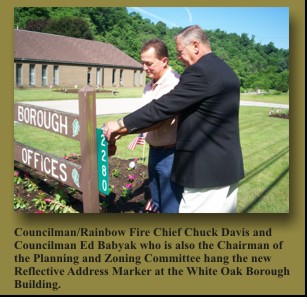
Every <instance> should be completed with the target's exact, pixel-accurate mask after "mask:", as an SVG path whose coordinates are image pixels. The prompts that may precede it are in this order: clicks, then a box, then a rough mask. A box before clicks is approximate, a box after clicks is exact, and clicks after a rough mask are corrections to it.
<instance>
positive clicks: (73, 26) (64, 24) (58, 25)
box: [43, 17, 94, 40]
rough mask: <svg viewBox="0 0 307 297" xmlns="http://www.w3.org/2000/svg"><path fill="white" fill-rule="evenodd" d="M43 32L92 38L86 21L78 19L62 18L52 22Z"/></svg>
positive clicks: (92, 35)
mask: <svg viewBox="0 0 307 297" xmlns="http://www.w3.org/2000/svg"><path fill="white" fill-rule="evenodd" d="M43 32H44V33H52V34H57V35H64V36H70V37H76V38H83V39H90V40H92V39H93V37H94V34H93V32H92V31H91V29H90V27H89V24H88V22H87V20H85V19H83V18H78V17H63V18H60V19H58V20H52V21H50V22H49V23H48V25H47V26H46V27H45V28H44V30H43Z"/></svg>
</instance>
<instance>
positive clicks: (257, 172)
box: [14, 106, 289, 213]
mask: <svg viewBox="0 0 307 297" xmlns="http://www.w3.org/2000/svg"><path fill="white" fill-rule="evenodd" d="M269 111H270V109H268V108H265V107H248V106H242V107H241V109H240V129H241V145H242V150H243V157H244V167H245V174H246V176H245V178H244V179H243V180H242V181H241V182H240V187H239V194H238V196H239V197H238V212H239V213H287V212H289V120H287V119H280V118H272V117H269V116H268V113H269ZM121 116H123V115H120V114H117V115H107V116H106V115H104V116H98V117H97V127H101V124H102V123H103V122H106V121H109V120H114V119H118V118H119V117H121ZM14 129H15V130H14V134H15V140H16V141H19V142H22V143H24V144H26V145H29V146H32V147H35V148H37V149H39V150H42V151H44V152H47V153H50V154H54V155H56V156H60V157H61V156H64V155H65V154H66V155H69V154H71V153H77V154H79V153H80V145H79V142H77V141H74V140H71V139H68V138H65V137H63V136H60V135H56V134H53V133H50V132H47V131H44V130H41V129H38V128H34V127H30V126H27V125H23V124H16V125H15V126H14ZM134 137H136V135H128V136H125V137H123V138H121V139H120V140H118V141H117V153H116V157H118V158H121V159H133V158H136V157H137V158H142V157H143V153H144V155H145V157H147V155H148V145H145V150H144V151H143V148H144V147H143V146H142V145H137V146H136V148H135V150H134V151H131V150H129V149H128V148H127V146H128V144H129V142H130V141H132V140H133V138H134ZM145 164H147V158H146V160H145Z"/></svg>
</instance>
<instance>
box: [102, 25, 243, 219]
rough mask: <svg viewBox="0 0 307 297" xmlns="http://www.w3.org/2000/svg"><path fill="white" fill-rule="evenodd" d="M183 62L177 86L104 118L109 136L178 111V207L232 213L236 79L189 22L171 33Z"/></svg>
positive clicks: (236, 172)
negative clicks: (112, 117)
mask: <svg viewBox="0 0 307 297" xmlns="http://www.w3.org/2000/svg"><path fill="white" fill-rule="evenodd" d="M175 41H176V49H177V53H178V59H180V60H181V61H182V62H183V64H184V65H185V66H186V70H185V71H184V73H183V74H182V75H181V78H180V81H179V83H178V85H177V86H176V87H175V88H174V89H173V90H172V91H171V92H169V93H168V94H166V95H164V96H162V97H160V99H159V100H153V101H152V102H150V103H149V104H147V105H145V106H144V107H142V108H140V109H138V110H137V111H135V112H133V113H131V114H129V115H127V116H125V117H124V118H123V119H119V120H118V121H111V122H108V123H106V125H105V128H104V133H105V135H106V137H107V138H108V139H110V138H111V136H112V137H113V135H115V133H114V132H116V131H120V129H122V128H126V129H127V130H128V132H129V133H135V132H137V131H139V130H141V129H144V128H147V127H149V126H152V125H153V124H155V123H157V122H160V121H163V120H165V119H167V118H170V117H173V116H174V115H178V116H179V120H178V131H177V143H176V152H175V158H174V163H173V168H172V176H171V178H172V180H173V182H175V183H177V184H179V185H181V186H183V187H184V192H183V197H182V200H181V203H180V208H179V212H181V213H191V212H193V213H196V212H201V213H205V212H211V213H231V212H236V205H237V191H238V182H239V181H240V180H241V179H242V178H243V177H244V167H243V157H242V150H241V145H240V134H239V107H240V81H239V79H238V78H237V76H236V74H235V73H234V72H233V70H232V69H231V68H230V67H229V66H228V65H227V64H226V63H225V62H224V61H222V60H221V59H220V58H218V57H217V56H216V55H215V54H214V53H212V51H211V47H210V42H209V40H208V38H207V35H206V33H205V32H204V31H203V30H202V29H201V28H200V27H199V26H189V27H187V28H185V29H183V30H182V31H181V32H180V33H179V34H178V35H177V36H176V37H175ZM112 133H113V134H112Z"/></svg>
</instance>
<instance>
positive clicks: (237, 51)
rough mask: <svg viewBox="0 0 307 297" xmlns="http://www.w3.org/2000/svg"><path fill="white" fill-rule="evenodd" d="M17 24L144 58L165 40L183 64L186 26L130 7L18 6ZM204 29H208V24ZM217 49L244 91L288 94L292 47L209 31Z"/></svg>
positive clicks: (172, 60) (175, 63)
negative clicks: (147, 47)
mask: <svg viewBox="0 0 307 297" xmlns="http://www.w3.org/2000/svg"><path fill="white" fill-rule="evenodd" d="M14 25H15V28H19V29H25V30H31V31H38V32H45V33H52V34H59V35H64V36H71V37H77V38H83V39H92V40H97V41H102V42H108V43H112V44H113V45H114V46H116V47H117V48H119V49H120V50H122V51H123V52H125V53H126V54H128V55H129V56H131V57H132V58H134V59H135V60H137V61H140V48H141V47H142V44H143V43H144V42H145V41H147V40H148V39H151V38H161V39H162V40H163V41H164V42H165V43H166V45H167V46H168V50H169V61H170V62H169V63H170V65H171V66H172V67H173V68H174V69H175V70H177V71H178V72H179V73H182V72H183V71H184V67H183V65H182V64H181V62H180V61H179V60H178V59H177V53H176V46H175V42H174V37H175V35H176V34H177V33H178V32H179V31H180V30H181V29H182V28H176V27H175V28H171V29H170V28H168V27H167V26H166V25H165V24H164V23H163V22H161V21H160V22H158V23H157V24H154V23H153V22H151V21H150V20H149V19H143V18H142V16H141V15H140V14H139V13H137V12H132V13H130V14H129V13H128V11H127V9H126V8H125V7H18V8H15V10H14ZM204 29H205V28H204ZM207 34H208V36H209V39H210V43H211V47H212V50H213V51H214V52H215V54H216V55H218V56H219V57H220V58H221V59H223V60H224V61H225V62H227V63H228V64H229V65H230V66H231V67H232V68H233V69H234V71H235V72H236V74H237V75H238V77H239V78H240V81H241V90H242V91H245V90H255V89H263V90H270V89H274V90H277V91H280V92H287V91H288V86H289V50H284V49H278V48H276V47H275V46H274V44H273V43H272V42H270V43H269V44H266V45H261V44H259V43H256V42H255V40H254V36H252V38H249V37H248V34H246V33H242V34H241V36H240V35H238V34H235V33H230V34H229V33H226V32H224V31H222V30H220V29H217V30H207Z"/></svg>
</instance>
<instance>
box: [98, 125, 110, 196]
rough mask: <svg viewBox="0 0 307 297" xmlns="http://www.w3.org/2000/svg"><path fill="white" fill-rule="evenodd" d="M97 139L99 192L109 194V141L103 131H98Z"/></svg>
mask: <svg viewBox="0 0 307 297" xmlns="http://www.w3.org/2000/svg"><path fill="white" fill-rule="evenodd" d="M96 139H97V163H98V190H99V192H101V193H103V194H106V195H108V194H109V164H108V141H107V140H106V138H105V136H104V134H103V133H102V130H101V129H98V128H97V129H96Z"/></svg>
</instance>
